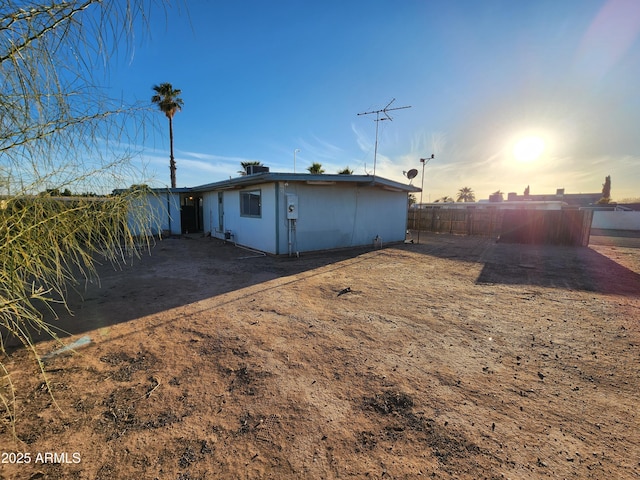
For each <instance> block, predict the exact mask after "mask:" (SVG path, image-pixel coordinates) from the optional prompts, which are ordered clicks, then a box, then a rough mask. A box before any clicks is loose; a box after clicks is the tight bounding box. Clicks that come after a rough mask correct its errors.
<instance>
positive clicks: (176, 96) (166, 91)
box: [151, 83, 184, 188]
mask: <svg viewBox="0 0 640 480" xmlns="http://www.w3.org/2000/svg"><path fill="white" fill-rule="evenodd" d="M153 91H154V92H156V93H155V95H154V96H153V97H151V101H152V102H153V103H155V104H156V105H158V108H159V109H160V111H161V112H162V113H164V114H165V115H166V116H167V118H168V119H169V146H170V150H169V169H170V170H171V188H176V161H175V159H174V158H173V116H174V115H175V113H176V112H178V111H180V110H182V105H183V104H184V102H183V101H182V99H181V98H180V94H181V93H182V90H177V89H174V88H173V86H172V85H171V84H170V83H161V84H160V85H154V86H153Z"/></svg>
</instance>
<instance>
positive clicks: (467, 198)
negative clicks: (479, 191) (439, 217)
mask: <svg viewBox="0 0 640 480" xmlns="http://www.w3.org/2000/svg"><path fill="white" fill-rule="evenodd" d="M475 201H476V194H475V193H473V190H472V189H471V188H469V187H462V188H461V189H460V190H458V199H457V200H456V202H475Z"/></svg>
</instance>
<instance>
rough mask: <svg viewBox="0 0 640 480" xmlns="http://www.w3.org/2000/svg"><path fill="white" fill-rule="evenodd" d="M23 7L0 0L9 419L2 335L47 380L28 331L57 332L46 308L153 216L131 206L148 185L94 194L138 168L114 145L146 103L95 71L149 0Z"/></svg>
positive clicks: (1, 240) (2, 397) (2, 281)
mask: <svg viewBox="0 0 640 480" xmlns="http://www.w3.org/2000/svg"><path fill="white" fill-rule="evenodd" d="M24 7H25V2H16V1H13V0H5V1H4V2H2V3H0V30H2V35H0V83H1V84H2V90H1V91H0V119H1V121H0V189H1V192H0V193H1V195H2V196H1V197H0V405H1V406H4V408H5V409H6V413H7V416H3V417H2V418H9V419H10V420H13V419H14V418H15V415H14V408H15V403H14V398H13V382H12V380H11V372H10V371H9V370H8V368H7V364H6V363H5V364H3V363H2V362H3V361H5V360H6V357H5V356H4V355H5V354H6V348H7V341H8V340H9V339H11V340H12V341H15V340H16V339H17V340H18V341H19V342H21V343H22V344H23V346H24V347H25V348H27V349H29V350H30V351H31V352H32V353H33V355H34V357H35V358H36V360H37V361H38V363H39V365H40V367H41V371H42V374H43V377H44V379H45V382H46V381H47V377H46V375H45V373H44V369H43V367H42V364H41V362H40V359H39V357H38V353H37V350H36V348H35V346H34V344H33V341H32V333H33V332H45V333H48V334H49V335H51V336H52V337H53V338H57V337H56V333H55V331H54V330H53V329H52V327H51V326H50V325H47V324H46V323H45V322H44V321H43V315H42V313H43V311H46V310H47V309H49V310H51V311H53V308H52V307H53V305H54V304H62V305H65V306H66V298H67V291H68V289H69V288H75V287H76V286H77V285H80V284H81V282H82V281H84V280H87V279H92V278H94V277H95V275H96V268H95V266H96V262H103V261H104V260H105V259H107V260H109V261H111V262H113V263H114V264H119V263H124V262H127V261H128V260H129V259H130V258H131V256H132V255H137V254H138V248H139V245H140V242H142V243H143V244H144V243H147V242H148V241H149V238H148V237H146V236H145V235H144V232H146V231H148V230H147V227H148V226H149V222H150V220H149V219H148V218H145V216H144V213H145V211H144V210H142V209H138V208H135V207H136V206H137V205H140V204H141V203H142V200H141V199H142V198H143V197H142V195H143V194H144V195H145V196H146V191H144V190H141V189H129V190H127V191H125V192H124V193H123V194H122V195H118V196H110V197H98V196H97V195H96V194H95V193H93V192H105V191H110V190H111V189H113V187H114V186H117V185H118V184H121V183H123V182H124V181H127V183H130V181H131V177H132V176H133V177H135V176H136V174H137V172H136V171H135V169H134V168H133V167H132V164H131V158H132V157H131V154H130V153H129V151H128V150H126V147H123V145H135V143H136V142H135V138H132V137H131V135H129V133H128V132H130V131H131V132H134V134H137V133H139V132H140V131H142V130H143V129H140V126H141V125H144V123H145V114H146V111H147V110H148V108H147V107H145V109H140V108H136V107H134V106H123V105H122V101H121V99H115V100H111V99H109V98H107V97H106V95H105V94H104V92H103V91H102V90H101V89H100V88H99V87H98V85H99V80H98V79H99V78H103V77H100V76H99V75H98V72H100V71H101V67H102V66H103V65H104V64H105V62H106V61H107V60H108V59H109V57H110V55H113V54H114V51H113V47H112V46H113V45H123V44H124V45H125V46H126V44H127V43H126V42H127V40H128V39H129V38H131V37H130V34H131V32H132V30H133V29H134V27H135V26H136V25H137V24H138V23H139V22H143V23H144V22H146V18H147V16H146V8H147V4H146V0H126V1H116V0H86V1H82V2H81V1H74V0H72V1H69V2H49V1H44V0H41V1H39V2H38V1H35V2H30V3H29V5H28V8H24ZM105 49H106V50H105ZM107 63H108V62H107ZM131 125H134V126H135V127H134V128H130V126H131ZM73 190H76V191H82V192H88V193H86V194H81V195H74V194H73V193H72V191H73ZM39 192H40V193H39ZM134 232H140V233H142V234H143V236H142V237H141V238H138V237H136V236H134ZM0 421H4V420H0Z"/></svg>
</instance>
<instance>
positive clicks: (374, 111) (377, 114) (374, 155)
mask: <svg viewBox="0 0 640 480" xmlns="http://www.w3.org/2000/svg"><path fill="white" fill-rule="evenodd" d="M395 101H396V99H395V98H392V99H391V101H390V102H389V103H387V106H386V107H384V108H383V109H381V110H372V111H371V112H362V113H359V114H358V116H360V115H371V114H373V113H375V114H376V119H375V120H374V121H375V122H376V145H375V149H374V151H373V176H374V177H375V176H376V160H377V158H378V123H379V122H381V121H383V120H393V118H391V115H389V114H388V113H387V112H390V111H392V110H402V109H404V108H411V105H408V106H406V107H395V108H389V106H390V105H391V104H392V103H393V102H395ZM381 113H383V114H384V117H383V118H380V114H381Z"/></svg>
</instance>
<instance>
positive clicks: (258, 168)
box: [246, 165, 269, 175]
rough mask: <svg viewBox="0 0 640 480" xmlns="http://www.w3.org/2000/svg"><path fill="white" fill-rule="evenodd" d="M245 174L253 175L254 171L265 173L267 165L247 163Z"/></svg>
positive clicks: (267, 168)
mask: <svg viewBox="0 0 640 480" xmlns="http://www.w3.org/2000/svg"><path fill="white" fill-rule="evenodd" d="M246 169H247V170H246V172H247V175H253V174H255V173H267V172H269V167H265V166H263V165H247V166H246Z"/></svg>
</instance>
